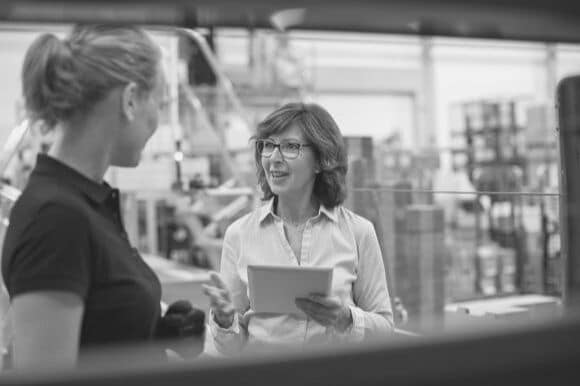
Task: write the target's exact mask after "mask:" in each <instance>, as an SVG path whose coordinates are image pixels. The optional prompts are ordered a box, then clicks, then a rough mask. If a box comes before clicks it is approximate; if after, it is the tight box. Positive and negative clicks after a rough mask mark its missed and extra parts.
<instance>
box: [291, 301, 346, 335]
mask: <svg viewBox="0 0 580 386" xmlns="http://www.w3.org/2000/svg"><path fill="white" fill-rule="evenodd" d="M296 305H297V306H298V308H300V309H301V310H302V311H304V313H305V314H306V315H307V316H308V317H309V318H312V319H314V320H315V321H316V322H318V323H319V324H321V325H323V326H326V327H334V328H336V329H337V330H338V331H341V332H342V331H345V330H346V329H347V328H349V327H350V326H351V324H352V314H351V312H350V308H348V306H346V305H344V304H343V303H342V301H341V300H340V298H338V297H335V296H321V295H310V296H309V297H307V298H297V299H296Z"/></svg>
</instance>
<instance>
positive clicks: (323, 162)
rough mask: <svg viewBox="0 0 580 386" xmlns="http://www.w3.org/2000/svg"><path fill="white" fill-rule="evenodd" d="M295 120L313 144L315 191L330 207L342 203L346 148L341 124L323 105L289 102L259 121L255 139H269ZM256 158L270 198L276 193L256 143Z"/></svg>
mask: <svg viewBox="0 0 580 386" xmlns="http://www.w3.org/2000/svg"><path fill="white" fill-rule="evenodd" d="M292 124H296V125H298V127H300V129H301V130H302V133H303V135H304V137H305V138H306V141H307V142H308V143H309V144H310V145H312V149H313V151H314V155H315V157H316V161H317V163H318V165H319V168H320V173H318V174H317V176H316V180H315V181H314V191H313V193H314V195H315V196H316V198H317V199H318V200H319V201H320V203H321V204H323V205H324V206H325V207H327V208H334V207H335V206H337V205H340V204H342V203H343V202H344V200H345V198H346V184H345V178H346V172H347V169H348V164H347V155H346V148H345V145H344V140H343V138H342V134H341V132H340V130H339V128H338V125H337V124H336V122H335V121H334V119H333V118H332V116H331V115H330V114H329V113H328V111H326V110H325V109H324V108H323V107H321V106H320V105H317V104H315V103H288V104H286V105H284V106H282V107H280V108H278V109H277V110H275V111H274V112H272V113H271V114H270V115H268V117H266V119H264V120H263V121H262V122H260V123H259V124H258V128H257V133H256V135H254V136H253V137H252V140H254V141H256V140H260V139H266V138H269V137H270V136H271V135H273V134H279V133H282V132H284V131H285V130H286V129H288V128H289V127H290V125H292ZM254 159H255V161H256V170H257V175H258V183H259V184H260V187H261V188H262V192H263V193H264V195H263V197H262V199H263V200H269V199H271V198H272V197H274V196H275V195H274V193H273V192H272V190H271V189H270V186H269V185H268V181H267V180H266V173H265V172H264V169H263V168H262V162H261V159H262V156H261V155H260V153H259V151H258V148H257V146H254Z"/></svg>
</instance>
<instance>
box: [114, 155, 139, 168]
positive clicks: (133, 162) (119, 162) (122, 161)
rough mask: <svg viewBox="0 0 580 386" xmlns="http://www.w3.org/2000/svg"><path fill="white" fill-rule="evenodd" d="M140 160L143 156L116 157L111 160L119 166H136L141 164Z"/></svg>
mask: <svg viewBox="0 0 580 386" xmlns="http://www.w3.org/2000/svg"><path fill="white" fill-rule="evenodd" d="M139 161H141V156H140V155H139V156H138V157H133V158H131V159H129V158H123V159H116V160H113V161H112V162H111V166H116V167H119V168H134V167H137V166H138V165H139Z"/></svg>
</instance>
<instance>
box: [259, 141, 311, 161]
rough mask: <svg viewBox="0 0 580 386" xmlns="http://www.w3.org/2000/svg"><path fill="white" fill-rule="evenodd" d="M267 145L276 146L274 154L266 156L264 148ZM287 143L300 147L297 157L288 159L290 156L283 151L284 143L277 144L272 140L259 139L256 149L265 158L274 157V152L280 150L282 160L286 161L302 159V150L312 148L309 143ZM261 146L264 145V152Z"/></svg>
mask: <svg viewBox="0 0 580 386" xmlns="http://www.w3.org/2000/svg"><path fill="white" fill-rule="evenodd" d="M265 143H271V144H273V146H274V150H272V152H271V153H270V154H269V155H265V154H264V152H263V146H264V144H265ZM286 143H292V144H297V145H299V146H300V147H299V148H298V153H297V154H296V156H294V157H288V155H286V154H284V152H283V151H282V144H284V142H280V143H276V142H274V141H272V140H271V139H259V140H257V141H256V149H257V150H258V152H259V153H260V156H262V157H264V158H270V157H272V154H274V151H276V149H278V152H279V153H280V155H281V156H282V158H284V159H296V158H300V156H302V149H303V148H305V147H312V145H311V144H309V143H300V142H293V141H290V142H286ZM260 144H262V151H260Z"/></svg>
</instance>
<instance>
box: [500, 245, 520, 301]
mask: <svg viewBox="0 0 580 386" xmlns="http://www.w3.org/2000/svg"><path fill="white" fill-rule="evenodd" d="M498 251H499V262H500V272H499V280H498V281H499V288H498V290H499V291H500V292H502V293H504V294H507V293H514V292H516V272H517V266H516V251H515V250H514V249H512V248H498Z"/></svg>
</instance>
